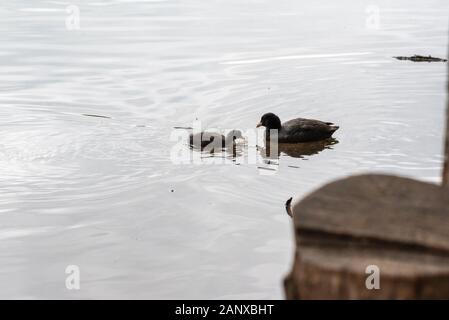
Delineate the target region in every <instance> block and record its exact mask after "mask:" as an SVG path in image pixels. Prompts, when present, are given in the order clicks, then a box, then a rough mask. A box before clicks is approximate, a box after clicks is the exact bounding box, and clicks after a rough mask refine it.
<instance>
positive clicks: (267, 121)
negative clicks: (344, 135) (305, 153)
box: [257, 113, 339, 143]
mask: <svg viewBox="0 0 449 320" xmlns="http://www.w3.org/2000/svg"><path fill="white" fill-rule="evenodd" d="M260 126H263V127H266V128H267V130H266V138H267V139H269V138H270V129H277V130H278V142H280V143H297V142H310V141H319V140H325V139H328V138H330V137H331V136H332V134H333V133H334V132H335V131H337V129H338V128H339V127H338V126H336V125H334V124H333V123H332V122H323V121H319V120H313V119H303V118H297V119H292V120H289V121H286V122H284V123H283V124H281V120H280V119H279V117H278V116H277V115H275V114H274V113H266V114H264V115H263V116H262V118H261V119H260V122H259V124H258V125H257V127H260Z"/></svg>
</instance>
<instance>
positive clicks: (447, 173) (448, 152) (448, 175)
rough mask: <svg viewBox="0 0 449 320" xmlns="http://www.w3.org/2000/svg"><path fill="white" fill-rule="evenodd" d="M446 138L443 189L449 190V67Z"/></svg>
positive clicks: (448, 76) (448, 73)
mask: <svg viewBox="0 0 449 320" xmlns="http://www.w3.org/2000/svg"><path fill="white" fill-rule="evenodd" d="M446 88H447V93H448V94H447V95H446V131H445V132H446V136H445V144H444V165H443V187H445V188H449V67H448V71H447V80H446Z"/></svg>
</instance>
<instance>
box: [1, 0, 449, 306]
mask: <svg viewBox="0 0 449 320" xmlns="http://www.w3.org/2000/svg"><path fill="white" fill-rule="evenodd" d="M69 5H77V6H78V8H79V10H80V18H81V19H80V29H79V30H69V29H70V28H69V29H68V28H67V26H66V19H67V16H68V15H69V13H67V12H66V8H67V7H68V6H69ZM372 5H375V6H377V7H376V8H377V9H379V20H378V21H379V24H378V25H372V23H367V19H369V15H370V14H372V10H371V9H369V10H368V12H367V8H372ZM448 9H449V4H448V2H447V1H445V0H440V1H437V0H432V1H413V2H412V1H405V0H400V1H394V4H392V3H391V2H390V1H386V0H385V1H360V0H346V1H339V2H338V3H337V2H334V1H323V0H320V1H293V0H291V1H286V0H282V1H268V0H257V1H256V0H253V1H241V0H239V1H237V0H231V1H229V0H226V1H224V0H223V1H199V0H190V1H172V0H168V1H144V0H140V1H132V0H127V1H125V0H95V1H87V0H86V1H74V2H73V3H72V2H65V1H44V0H36V1H32V2H30V1H25V0H20V1H19V0H17V1H7V2H5V3H4V4H3V6H2V8H0V17H1V19H0V32H1V35H2V36H1V37H0V48H1V49H0V104H1V108H0V131H1V132H0V192H1V197H0V239H1V242H0V247H1V248H0V263H1V268H0V283H1V288H0V297H2V298H64V299H70V298H150V299H151V298H191V299H197V298H203V299H204V298H214V299H228V298H248V299H259V298H260V299H271V298H282V297H283V288H282V280H283V277H284V276H285V275H286V273H287V272H288V270H289V269H290V267H291V263H292V259H293V234H292V226H291V220H290V218H289V217H288V216H287V215H286V213H285V210H284V202H285V200H286V199H288V198H289V197H290V196H292V195H295V196H298V197H300V196H303V195H305V194H306V193H307V192H310V191H312V190H313V189H315V188H317V187H319V186H320V185H322V184H323V183H326V182H329V181H331V180H333V179H337V178H340V177H344V176H347V175H350V174H354V173H359V172H365V171H376V172H387V173H395V174H400V175H403V176H409V177H413V178H416V179H420V180H426V181H433V182H438V181H439V180H440V171H441V166H442V156H441V153H442V139H443V138H442V132H443V125H444V121H443V119H444V117H443V115H444V103H445V75H446V64H444V63H413V62H410V61H398V60H395V59H393V58H392V57H393V56H398V55H413V54H422V55H428V54H431V55H433V56H438V57H446V51H447V49H446V48H447V26H448V22H449V21H448V18H447V14H448V12H449V10H448ZM370 21H371V20H370ZM269 111H271V112H275V113H276V114H278V115H279V116H280V117H281V119H284V120H287V119H290V118H293V117H298V116H301V117H311V118H317V119H321V120H324V121H332V122H335V123H337V124H338V125H339V126H340V130H339V131H337V133H336V134H335V138H336V139H337V140H338V143H335V144H333V145H331V146H330V148H325V149H322V150H317V151H318V152H314V151H313V150H312V151H313V152H310V154H304V155H303V154H301V153H300V154H299V155H298V154H290V155H288V154H289V152H288V151H286V152H282V153H281V156H280V158H279V165H278V166H277V167H276V168H277V171H276V172H275V174H262V173H261V169H258V166H259V165H258V164H250V163H246V162H244V161H242V162H241V163H240V164H239V165H236V163H235V162H234V163H233V162H232V161H231V163H226V164H222V165H212V164H207V163H205V164H203V165H195V164H184V165H176V164H174V163H173V162H172V161H171V159H170V150H171V149H172V147H173V145H174V144H175V142H174V141H171V140H170V136H171V134H172V133H173V130H176V129H173V127H176V126H192V123H193V121H195V120H196V119H198V120H199V121H201V122H202V123H203V125H205V126H208V127H214V128H227V129H230V128H242V129H247V128H254V127H255V125H256V123H257V122H258V121H259V119H260V116H261V115H262V114H263V113H265V112H269ZM89 115H98V116H102V117H92V116H89ZM248 148H249V149H250V150H253V149H254V146H249V147H248ZM298 156H300V157H298ZM67 265H78V266H79V267H80V270H81V289H80V290H78V291H76V290H75V291H74V290H72V291H70V290H67V289H66V287H65V278H66V274H65V268H66V266H67Z"/></svg>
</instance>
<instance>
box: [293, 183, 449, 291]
mask: <svg viewBox="0 0 449 320" xmlns="http://www.w3.org/2000/svg"><path fill="white" fill-rule="evenodd" d="M287 209H288V211H290V212H291V213H292V215H293V221H294V226H295V238H296V251H295V260H294V265H293V268H292V271H291V272H290V274H289V275H288V277H287V278H286V279H285V292H286V297H287V298H288V299H449V192H447V189H444V188H441V186H439V185H436V184H431V183H425V182H421V181H417V180H413V179H407V178H400V177H395V176H389V175H361V176H354V177H350V178H347V179H343V180H338V181H335V182H333V183H330V184H328V185H326V186H324V187H322V188H320V189H319V190H317V191H315V192H313V193H312V194H310V195H309V196H307V197H305V198H304V199H302V200H301V201H299V202H295V203H293V201H289V203H287ZM376 278H377V283H378V284H379V285H378V287H375V286H376Z"/></svg>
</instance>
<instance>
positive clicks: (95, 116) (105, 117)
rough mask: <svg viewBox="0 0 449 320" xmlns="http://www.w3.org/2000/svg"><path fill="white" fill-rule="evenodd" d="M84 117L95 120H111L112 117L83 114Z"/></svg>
mask: <svg viewBox="0 0 449 320" xmlns="http://www.w3.org/2000/svg"><path fill="white" fill-rule="evenodd" d="M83 116H85V117H94V118H104V119H111V117H108V116H102V115H98V114H87V113H83Z"/></svg>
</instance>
